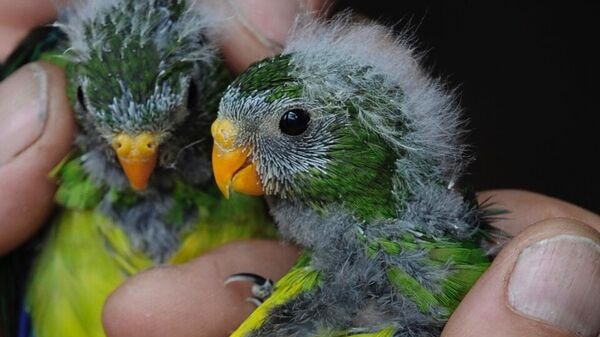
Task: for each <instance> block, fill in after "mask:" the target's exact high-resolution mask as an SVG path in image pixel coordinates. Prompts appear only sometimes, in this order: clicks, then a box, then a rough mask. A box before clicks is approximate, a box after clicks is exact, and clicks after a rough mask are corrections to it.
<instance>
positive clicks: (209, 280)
mask: <svg viewBox="0 0 600 337" xmlns="http://www.w3.org/2000/svg"><path fill="white" fill-rule="evenodd" d="M297 258H298V250H297V249H296V248H294V247H292V246H287V245H282V244H281V243H278V242H275V241H266V240H252V241H242V242H236V243H232V244H228V245H225V246H223V247H221V248H219V249H217V250H215V251H213V252H211V253H208V254H206V255H203V256H202V257H200V258H198V259H196V260H194V261H192V262H190V263H187V264H184V265H181V266H173V267H161V268H155V269H152V270H149V271H146V272H143V273H141V274H138V275H136V276H134V277H133V278H131V279H129V280H128V281H126V282H125V284H123V285H122V286H120V287H119V288H118V289H117V290H116V291H115V292H114V293H113V294H112V295H111V296H110V297H109V299H108V300H107V302H106V304H105V306H104V312H103V322H104V328H105V331H106V333H107V336H109V337H121V336H123V337H124V336H127V337H136V336H144V337H152V336H172V337H178V336H198V337H200V336H206V337H219V336H228V335H229V334H230V333H231V332H232V331H233V329H235V328H236V327H237V326H239V324H240V323H241V322H242V321H243V320H244V319H245V318H246V317H247V316H248V315H249V314H250V313H251V312H252V310H253V309H254V305H253V304H251V303H248V302H247V301H246V298H247V297H248V296H249V295H250V290H249V285H245V284H239V283H236V284H229V285H227V286H224V284H223V282H224V280H225V279H226V278H227V277H228V276H230V275H231V274H235V273H240V272H249V273H254V274H257V275H262V276H264V277H267V278H270V279H273V280H278V279H279V278H281V276H283V275H284V274H285V273H286V272H287V270H288V269H289V268H290V266H291V265H292V264H293V263H294V262H295V261H296V259H297Z"/></svg>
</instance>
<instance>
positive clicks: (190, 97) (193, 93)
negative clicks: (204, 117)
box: [187, 80, 198, 110]
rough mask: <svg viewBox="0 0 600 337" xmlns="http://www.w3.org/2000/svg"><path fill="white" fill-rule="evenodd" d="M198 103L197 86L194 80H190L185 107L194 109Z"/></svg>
mask: <svg viewBox="0 0 600 337" xmlns="http://www.w3.org/2000/svg"><path fill="white" fill-rule="evenodd" d="M197 104H198V86H197V85H196V82H195V81H194V80H191V81H190V87H189V88H188V94H187V108H188V109H189V110H194V109H195V108H196V105H197Z"/></svg>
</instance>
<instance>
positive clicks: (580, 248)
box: [442, 219, 600, 337]
mask: <svg viewBox="0 0 600 337" xmlns="http://www.w3.org/2000/svg"><path fill="white" fill-rule="evenodd" d="M598 312H600V233H598V232H597V231H595V230H594V229H592V228H590V227H587V226H585V225H583V224H582V223H580V222H577V221H575V220H567V219H552V220H546V221H543V222H540V223H538V224H536V225H533V226H530V227H529V228H527V229H526V230H525V231H523V232H522V233H521V234H520V235H518V236H517V237H516V238H515V239H513V240H512V241H511V242H510V243H509V244H508V245H507V246H506V247H505V248H504V249H503V250H502V252H501V253H500V255H498V257H497V258H496V260H495V261H494V263H493V264H492V266H491V267H490V269H489V270H488V271H487V272H486V273H485V274H484V275H483V276H482V277H481V279H480V280H479V281H478V282H477V284H476V285H475V286H474V287H473V289H471V291H470V292H469V294H468V295H467V296H466V297H465V299H464V300H463V302H462V303H461V304H460V306H459V307H458V308H457V310H456V311H455V313H454V314H453V315H452V317H451V318H450V320H449V321H448V324H447V325H446V328H445V329H444V333H443V334H442V336H444V337H459V336H460V337H465V336H466V337H468V336H489V337H494V336H498V337H499V336H502V337H517V336H538V337H546V336H547V337H550V336H552V337H559V336H561V337H562V336H565V337H566V336H573V337H574V336H579V337H598V336H599V334H600V319H598Z"/></svg>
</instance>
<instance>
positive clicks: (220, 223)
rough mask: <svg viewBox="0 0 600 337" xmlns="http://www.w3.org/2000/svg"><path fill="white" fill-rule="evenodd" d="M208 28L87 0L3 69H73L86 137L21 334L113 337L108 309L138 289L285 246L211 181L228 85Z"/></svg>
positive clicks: (255, 209)
mask: <svg viewBox="0 0 600 337" xmlns="http://www.w3.org/2000/svg"><path fill="white" fill-rule="evenodd" d="M210 17H211V15H210V14H209V13H207V12H206V11H205V8H203V6H202V5H199V4H197V3H191V2H190V3H188V2H187V1H184V0H147V1H138V0H77V1H74V2H73V3H72V4H70V5H68V6H67V7H66V8H64V9H62V10H61V11H60V18H59V20H58V22H57V23H56V24H55V25H54V29H50V28H48V29H43V30H36V34H34V35H35V36H31V37H30V39H26V40H25V42H24V44H25V45H23V46H21V47H19V48H18V49H17V51H16V52H15V53H17V54H15V55H14V56H13V57H11V58H9V60H10V61H11V62H9V63H8V64H7V66H5V67H4V69H5V70H8V69H16V68H18V66H19V65H20V64H22V63H24V62H25V61H26V60H27V61H35V60H37V59H43V60H47V61H50V62H53V63H55V64H58V65H61V66H63V67H64V68H65V71H66V77H67V86H68V87H67V92H68V97H69V99H70V101H71V103H72V106H73V108H74V112H75V116H76V119H77V122H78V124H79V126H80V134H79V136H78V137H77V140H76V145H77V146H76V149H75V150H74V151H73V153H72V154H71V155H70V156H69V157H68V158H66V159H65V160H64V161H63V163H62V164H61V165H60V166H59V167H58V168H57V169H56V170H55V172H53V175H54V176H55V177H56V178H57V180H58V182H59V189H58V191H57V195H56V198H57V201H58V202H59V203H60V204H61V205H62V206H63V208H62V209H61V210H60V211H59V212H56V217H55V219H53V221H52V225H51V226H50V228H49V230H48V231H47V235H46V236H45V237H44V239H45V241H44V242H43V244H42V245H39V247H40V252H39V254H38V255H37V256H36V258H35V261H34V265H33V267H32V270H31V272H30V275H29V283H28V285H27V289H26V290H25V292H26V295H25V296H26V300H25V308H24V310H23V316H22V319H21V321H22V322H24V323H23V324H22V327H25V330H21V331H20V332H19V333H20V334H21V335H23V336H25V335H29V332H27V331H26V329H27V328H26V327H27V326H28V324H25V323H26V322H28V321H29V320H30V322H31V324H32V332H33V335H35V336H36V337H55V336H60V337H81V336H104V333H103V329H102V323H101V312H102V306H103V304H104V302H105V300H106V298H107V297H108V295H109V294H110V293H111V292H112V291H113V290H114V289H115V288H116V287H118V286H119V285H120V284H121V283H122V282H123V281H124V280H125V279H126V278H127V277H129V276H132V275H135V274H136V273H138V272H140V271H142V270H144V269H147V268H150V267H152V266H155V265H161V264H167V263H168V264H177V263H183V262H186V261H189V260H190V259H192V258H194V257H197V256H198V255H200V254H202V253H204V252H206V251H208V250H210V249H212V248H214V247H216V246H219V245H221V244H223V243H225V242H229V241H232V240H236V239H242V238H249V237H272V236H273V235H274V234H275V233H274V228H273V226H272V222H271V220H270V218H269V217H268V214H267V212H266V208H265V205H264V203H263V201H262V200H258V199H256V198H250V197H242V198H237V199H236V201H235V202H234V203H230V202H224V200H223V198H222V196H221V194H220V192H219V190H218V188H217V186H216V185H215V184H214V182H213V181H212V179H211V178H212V174H211V170H210V146H211V142H210V134H209V126H210V123H211V122H212V121H213V120H214V118H215V117H216V110H217V105H218V102H219V99H220V97H221V94H222V92H223V90H224V89H225V86H226V85H227V84H228V83H229V82H230V78H231V77H230V75H229V73H228V72H227V70H226V68H225V66H224V64H223V63H222V62H221V61H220V60H219V58H218V55H217V52H216V47H215V43H214V42H213V41H214V40H215V39H216V36H215V31H216V30H217V26H216V22H214V21H211V20H212V19H210ZM57 29H59V30H60V31H57ZM40 34H41V35H42V39H41V41H38V40H39V36H40ZM45 34H48V35H45ZM36 36H37V37H38V38H35V37H36ZM44 37H45V40H44ZM36 41H38V42H39V43H36ZM32 44H35V45H32ZM48 49H50V50H48ZM192 291H193V290H192Z"/></svg>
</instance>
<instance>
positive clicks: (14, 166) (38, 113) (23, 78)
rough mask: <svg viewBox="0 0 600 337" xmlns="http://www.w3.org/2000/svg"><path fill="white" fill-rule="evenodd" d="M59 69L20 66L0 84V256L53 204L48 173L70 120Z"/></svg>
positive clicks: (62, 150)
mask: <svg viewBox="0 0 600 337" xmlns="http://www.w3.org/2000/svg"><path fill="white" fill-rule="evenodd" d="M65 86H66V84H65V77H64V73H63V71H62V70H61V69H60V68H58V67H56V66H53V65H51V64H47V63H33V64H29V65H26V66H24V67H23V68H21V69H20V70H19V71H17V72H16V73H15V74H14V75H12V76H11V77H9V78H8V79H6V80H5V81H4V82H2V83H0V255H1V254H3V253H6V252H7V251H9V250H11V249H12V248H14V247H15V246H17V245H18V244H19V243H21V242H23V241H24V240H25V239H27V238H28V237H29V236H30V235H31V234H32V233H33V232H35V230H36V229H37V228H38V227H39V226H40V225H41V224H42V223H43V222H44V220H45V219H46V218H47V216H48V215H49V213H50V211H51V209H52V206H53V203H54V201H53V194H54V191H55V185H54V183H53V182H52V180H51V179H50V178H49V177H48V174H49V172H50V171H51V170H52V169H53V168H54V167H55V166H56V165H57V164H58V163H59V162H60V161H61V160H62V158H63V157H64V156H65V155H66V154H67V153H68V151H69V149H70V147H71V143H72V139H73V134H74V122H73V120H72V117H71V114H70V106H69V103H68V100H67V97H66V94H65Z"/></svg>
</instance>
